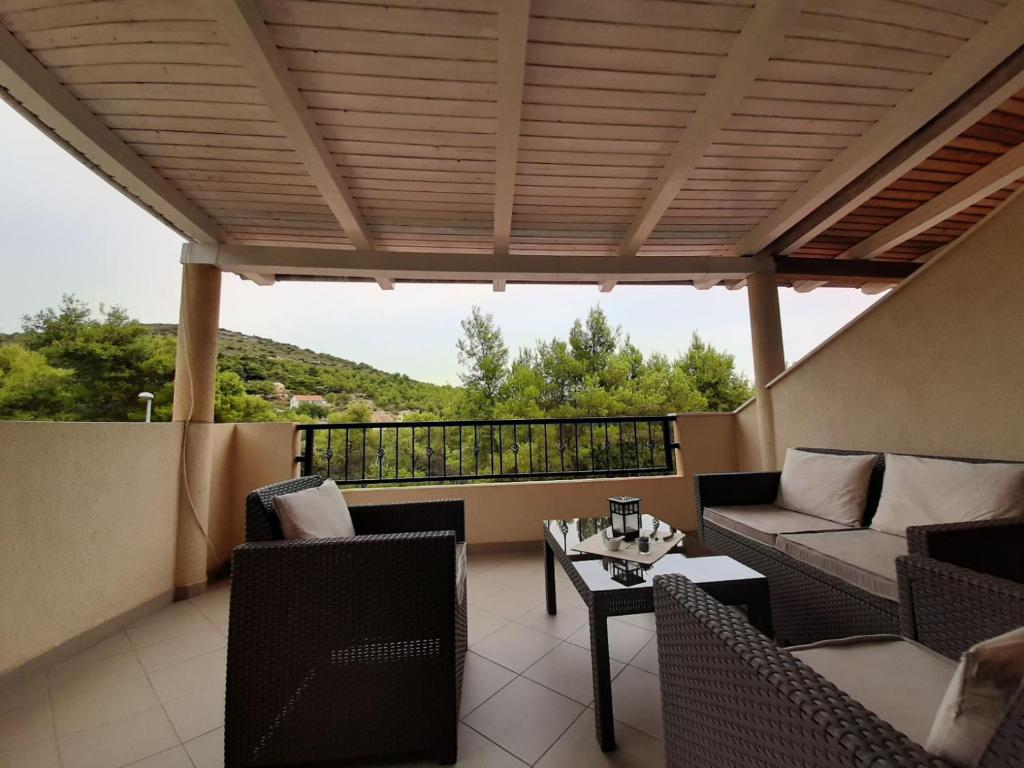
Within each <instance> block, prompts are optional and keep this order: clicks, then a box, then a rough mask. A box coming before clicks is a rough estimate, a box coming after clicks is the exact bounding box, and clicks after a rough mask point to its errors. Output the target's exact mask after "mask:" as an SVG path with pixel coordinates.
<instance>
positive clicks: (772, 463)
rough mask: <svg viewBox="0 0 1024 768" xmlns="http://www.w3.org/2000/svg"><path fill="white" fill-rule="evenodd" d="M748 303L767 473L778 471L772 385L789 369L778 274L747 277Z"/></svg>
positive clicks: (755, 274) (755, 382)
mask: <svg viewBox="0 0 1024 768" xmlns="http://www.w3.org/2000/svg"><path fill="white" fill-rule="evenodd" d="M747 302H748V304H749V307H750V341H751V345H752V347H753V352H754V388H755V391H756V394H757V424H758V443H759V447H760V454H761V469H763V470H766V471H767V470H773V469H775V468H776V458H775V416H774V411H773V410H772V397H771V391H770V390H769V389H768V382H769V381H771V380H772V379H774V378H775V377H776V376H778V375H779V374H780V373H782V371H783V370H785V368H786V356H785V353H784V351H783V347H782V319H781V316H780V314H779V289H778V287H777V286H776V284H775V274H774V272H755V273H754V274H752V275H751V276H750V277H749V278H747Z"/></svg>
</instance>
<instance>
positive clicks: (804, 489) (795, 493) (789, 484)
mask: <svg viewBox="0 0 1024 768" xmlns="http://www.w3.org/2000/svg"><path fill="white" fill-rule="evenodd" d="M874 462H875V456H874V455H871V454H869V455H867V456H840V455H836V454H829V453H811V452H809V451H798V450H796V449H795V448H790V449H789V450H788V451H786V462H785V464H783V465H782V479H781V480H780V481H779V496H778V499H777V500H776V502H775V503H776V505H778V506H780V507H784V508H785V509H791V510H793V511H794V512H803V513H804V514H805V515H813V516H814V517H820V518H822V519H824V520H831V521H832V522H834V523H839V524H840V525H845V526H849V527H850V528H858V527H860V524H861V520H862V519H863V517H864V506H865V505H866V504H867V498H868V482H869V481H870V479H871V465H872V464H874Z"/></svg>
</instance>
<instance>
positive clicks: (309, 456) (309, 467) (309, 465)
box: [299, 427, 313, 476]
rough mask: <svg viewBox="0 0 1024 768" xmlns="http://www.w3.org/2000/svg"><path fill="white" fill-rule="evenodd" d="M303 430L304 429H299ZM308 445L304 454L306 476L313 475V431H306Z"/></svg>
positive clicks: (303, 464)
mask: <svg viewBox="0 0 1024 768" xmlns="http://www.w3.org/2000/svg"><path fill="white" fill-rule="evenodd" d="M299 429H302V427H299ZM304 431H305V433H306V441H305V442H306V445H305V448H304V449H303V452H302V474H303V475H304V476H308V475H312V474H313V430H312V429H306V430H304Z"/></svg>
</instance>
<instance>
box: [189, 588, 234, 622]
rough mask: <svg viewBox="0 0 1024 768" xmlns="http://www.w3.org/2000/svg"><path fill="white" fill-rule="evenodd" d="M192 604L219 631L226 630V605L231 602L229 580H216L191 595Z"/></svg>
mask: <svg viewBox="0 0 1024 768" xmlns="http://www.w3.org/2000/svg"><path fill="white" fill-rule="evenodd" d="M191 602H192V605H194V606H195V607H196V609H197V610H198V611H199V612H200V613H201V614H203V616H205V617H206V618H207V619H209V621H210V622H211V623H212V624H213V625H214V626H215V627H217V629H218V630H220V631H221V632H225V633H226V632H227V626H228V607H229V605H230V603H231V582H230V580H227V579H225V580H223V581H218V582H217V583H216V584H214V585H211V586H210V588H209V589H207V590H206V591H205V592H203V593H202V594H201V595H197V596H196V597H193V598H192V600H191Z"/></svg>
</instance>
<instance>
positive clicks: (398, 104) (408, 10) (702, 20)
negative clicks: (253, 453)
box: [0, 0, 1024, 558]
mask: <svg viewBox="0 0 1024 768" xmlns="http://www.w3.org/2000/svg"><path fill="white" fill-rule="evenodd" d="M0 95H2V96H3V98H4V99H5V100H6V101H7V102H8V103H10V104H11V105H12V106H14V108H16V109H17V110H19V111H20V112H21V113H22V114H24V115H25V116H26V117H28V118H29V119H30V120H32V121H34V122H35V123H36V124H37V125H38V126H39V127H40V128H41V129H42V130H44V131H46V132H47V133H49V134H50V135H51V136H52V137H54V138H55V139H56V140H57V141H59V142H60V143H62V144H63V145H64V146H65V147H66V148H67V149H68V150H69V151H70V152H72V153H74V154H75V155H77V156H78V157H79V158H80V159H82V160H83V162H85V163H87V164H88V165H90V166H91V167H93V168H94V169H95V170H96V172H97V173H99V174H100V175H102V176H104V177H105V178H107V179H108V180H109V181H110V182H111V183H112V184H114V185H116V186H117V187H119V188H120V189H121V190H123V191H124V192H125V193H126V194H127V195H129V196H130V197H132V198H133V199H135V200H136V201H138V202H139V204H140V205H142V206H144V207H145V208H146V209H148V210H149V211H151V212H152V213H153V214H154V215H156V216H158V217H159V218H161V219H162V220H163V221H165V222H166V223H167V224H168V225H169V226H171V227H172V228H174V229H175V230H177V231H178V232H180V233H181V235H182V236H183V238H184V239H185V240H186V241H187V242H186V245H185V246H184V248H183V254H182V261H183V263H184V264H185V271H184V281H183V289H182V296H183V302H182V323H181V328H182V332H181V334H182V335H181V342H182V343H181V344H180V349H179V363H180V364H179V366H178V376H179V381H178V384H179V386H177V387H176V388H175V391H176V396H177V398H178V400H177V401H176V404H175V418H176V419H180V420H183V421H188V422H197V423H202V422H209V421H211V420H212V418H213V405H212V392H213V371H214V368H215V355H216V336H215V332H216V328H217V320H218V318H217V304H218V301H217V297H218V296H219V285H220V282H219V281H220V276H221V273H222V272H231V273H236V274H239V275H241V276H242V277H244V278H246V279H248V280H252V281H254V282H256V283H258V284H260V285H272V284H273V283H275V282H276V281H282V280H295V279H301V280H335V281H348V280H359V281H376V283H377V284H378V285H380V287H381V288H382V289H386V290H389V289H393V288H395V286H396V285H399V284H401V283H402V282H406V281H429V282H485V283H490V284H492V285H493V287H494V289H495V290H499V291H500V290H505V289H506V287H507V286H508V285H510V284H515V283H538V282H540V283H589V284H593V285H596V286H599V287H600V289H601V290H602V291H609V290H612V289H614V288H615V286H616V285H621V284H681V285H692V286H694V287H696V288H698V289H704V290H706V289H709V288H712V287H715V286H719V285H724V286H725V287H727V288H729V289H737V288H742V287H747V288H748V296H749V300H750V308H751V325H752V339H753V347H754V357H755V383H756V385H757V391H758V394H759V397H758V409H759V416H760V421H761V424H762V433H763V435H764V439H763V442H762V446H761V448H762V455H763V456H765V457H769V456H773V455H774V451H773V450H772V448H771V445H770V442H768V441H770V439H771V438H770V431H766V430H764V425H765V424H768V423H770V421H771V402H770V397H769V395H768V391H767V390H766V385H767V383H768V382H769V381H770V380H771V379H772V378H773V377H774V376H776V375H777V374H778V373H780V372H781V371H782V369H783V367H784V356H783V350H782V337H781V325H780V322H779V315H778V295H777V290H776V289H777V287H779V286H791V287H793V288H795V289H796V290H798V291H808V290H814V289H817V288H821V287H826V286H828V287H851V288H861V289H863V290H865V291H868V292H876V291H879V290H883V289H884V288H887V287H890V286H892V285H894V284H897V283H899V282H900V281H901V280H903V279H904V278H906V277H908V276H910V275H911V274H913V272H914V271H915V270H916V269H918V268H919V267H920V266H921V265H922V264H923V263H925V262H927V261H928V260H929V259H930V258H931V257H932V256H933V255H934V254H935V253H936V252H937V251H939V250H941V249H942V248H943V247H945V246H947V245H948V244H949V243H951V242H953V241H954V240H956V239H957V238H959V237H961V236H962V235H964V234H965V233H967V232H968V231H970V230H971V229H972V228H973V227H974V226H975V225H976V224H978V222H980V221H981V220H982V219H984V218H985V217H986V216H987V215H988V214H990V213H991V212H992V211H993V210H994V209H996V208H997V207H998V206H1000V205H1001V204H1003V203H1004V202H1005V201H1006V200H1007V198H1008V197H1009V196H1010V195H1012V194H1013V193H1014V192H1016V191H1017V189H1018V188H1019V187H1020V185H1021V183H1022V182H1021V179H1022V177H1024V148H1022V144H1024V0H1008V1H1007V2H1001V1H999V0H976V1H975V2H970V3H948V2H941V1H940V0H920V1H919V2H915V3H907V2H900V1H899V0H872V1H871V2H857V3H847V2H839V1H838V0H806V1H804V2H800V1H798V0H757V1H756V2H749V3H743V2H731V1H729V2H726V1H724V0H723V2H716V3H689V2H667V1H665V0H631V1H629V2H627V1H626V0H430V1H429V2H423V1H422V0H387V1H386V2H385V0H353V1H352V2H311V1H310V0H259V1H257V0H211V1H209V2H201V1H200V0H84V1H82V2H74V3H66V2H64V0H0ZM183 377H184V378H183ZM199 449H200V450H201V445H200V448H199ZM765 461H768V459H767V458H766V459H765ZM201 464H202V462H201V461H197V463H196V466H195V467H194V468H193V469H192V472H193V473H194V474H193V475H192V477H193V479H194V480H195V483H196V484H197V487H198V486H201V485H202V477H201V473H202V470H201ZM198 506H202V503H201V500H200V503H199V505H198ZM190 514H191V513H190ZM200 554H201V553H200ZM197 558H198V556H197Z"/></svg>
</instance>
